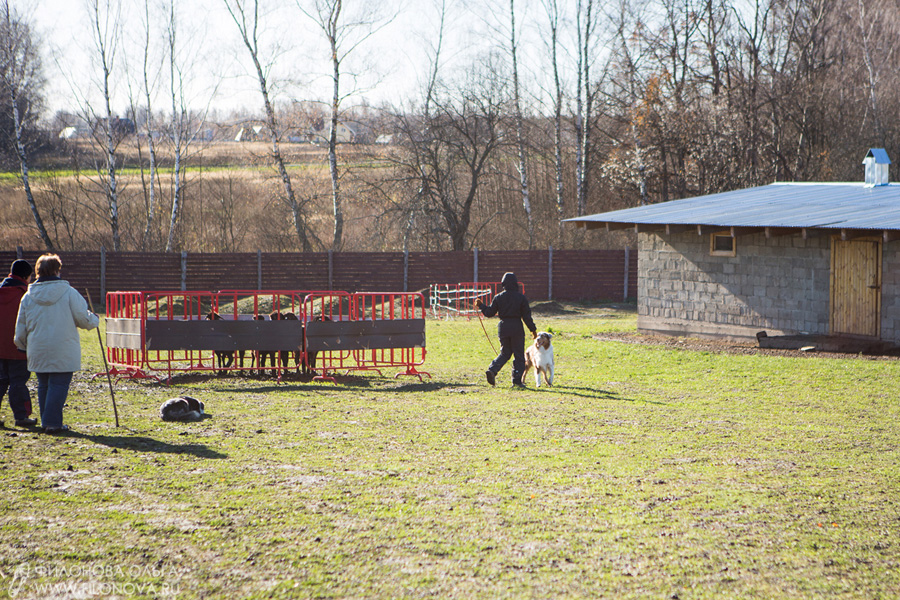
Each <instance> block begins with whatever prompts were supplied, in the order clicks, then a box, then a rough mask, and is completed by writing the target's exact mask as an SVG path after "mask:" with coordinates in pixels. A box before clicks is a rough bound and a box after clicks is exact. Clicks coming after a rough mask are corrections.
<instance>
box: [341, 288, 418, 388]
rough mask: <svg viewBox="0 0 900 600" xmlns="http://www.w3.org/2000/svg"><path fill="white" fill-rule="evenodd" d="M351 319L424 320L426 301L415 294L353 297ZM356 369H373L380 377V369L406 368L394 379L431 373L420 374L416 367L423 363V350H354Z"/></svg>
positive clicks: (372, 293) (359, 294) (360, 295)
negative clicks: (352, 317)
mask: <svg viewBox="0 0 900 600" xmlns="http://www.w3.org/2000/svg"><path fill="white" fill-rule="evenodd" d="M353 315H354V318H355V319H356V320H359V321H365V320H372V321H377V320H383V321H384V320H387V321H393V320H398V319H406V320H409V319H422V320H424V319H425V297H424V296H423V295H422V294H420V293H418V292H403V293H394V292H384V293H377V292H365V293H357V294H353ZM354 358H355V359H356V365H357V366H356V367H355V368H356V369H360V370H365V369H373V370H376V371H378V373H379V374H380V373H381V369H383V368H388V367H401V368H403V367H405V368H406V371H405V372H401V373H397V374H396V375H395V376H394V378H395V379H396V378H397V377H399V376H401V375H410V376H413V377H418V378H419V380H420V381H421V379H422V375H428V376H429V377H431V374H430V373H426V372H419V371H417V370H416V367H417V366H419V365H421V364H423V363H424V362H425V347H424V346H422V347H418V348H417V347H411V348H410V347H408V348H367V349H363V350H355V351H354Z"/></svg>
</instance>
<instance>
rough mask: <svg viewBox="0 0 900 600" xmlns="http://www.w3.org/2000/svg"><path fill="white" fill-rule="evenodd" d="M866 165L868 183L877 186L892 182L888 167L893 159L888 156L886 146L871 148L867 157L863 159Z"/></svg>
mask: <svg viewBox="0 0 900 600" xmlns="http://www.w3.org/2000/svg"><path fill="white" fill-rule="evenodd" d="M863 164H864V165H865V166H866V180H865V181H866V185H867V186H872V187H874V186H877V185H887V184H888V183H890V180H889V178H888V167H889V166H890V164H891V159H890V158H888V155H887V152H886V151H885V149H884V148H869V151H868V152H867V153H866V157H865V158H864V159H863Z"/></svg>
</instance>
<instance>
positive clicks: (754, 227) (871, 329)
mask: <svg viewBox="0 0 900 600" xmlns="http://www.w3.org/2000/svg"><path fill="white" fill-rule="evenodd" d="M863 164H864V165H865V180H864V181H863V182H858V183H773V184H771V185H766V186H760V187H754V188H749V189H744V190H737V191H733V192H724V193H719V194H711V195H706V196H699V197H695V198H687V199H683V200H673V201H670V202H663V203H660V204H653V205H646V206H640V207H636V208H630V209H625V210H619V211H613V212H607V213H601V214H596V215H590V216H586V217H579V218H576V219H568V220H567V221H568V222H570V223H575V224H577V225H578V226H581V227H586V228H588V229H594V228H605V229H607V230H616V229H624V228H633V230H634V231H636V232H637V233H638V278H639V279H638V329H639V330H641V331H645V332H657V333H666V334H674V335H692V336H701V337H702V336H711V337H731V338H749V337H756V336H757V334H759V332H761V331H765V332H766V334H767V335H769V336H778V335H781V336H797V335H806V336H833V337H844V338H860V339H863V340H870V341H873V342H874V341H881V342H886V343H887V344H889V345H895V344H900V243H898V240H900V185H897V184H891V183H890V182H889V180H888V167H889V165H890V160H889V158H888V156H887V153H886V152H885V151H884V150H883V149H880V148H873V149H871V150H869V152H868V154H867V155H866V157H865V160H864V161H863Z"/></svg>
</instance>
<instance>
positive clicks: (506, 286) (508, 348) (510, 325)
mask: <svg viewBox="0 0 900 600" xmlns="http://www.w3.org/2000/svg"><path fill="white" fill-rule="evenodd" d="M500 285H501V286H503V291H502V292H500V293H499V294H497V295H496V296H494V299H493V300H492V301H491V304H490V306H488V305H486V304H484V303H483V302H482V301H481V300H479V301H478V302H477V306H478V309H479V310H480V311H481V313H482V314H483V315H484V316H486V317H493V316H494V315H497V316H498V317H499V318H500V323H498V324H497V337H499V338H500V354H498V355H497V358H495V359H494V361H493V362H492V363H491V366H490V367H488V370H487V371H486V372H485V376H486V377H487V381H488V383H489V384H491V385H494V384H495V383H496V380H497V373H499V372H500V369H502V368H503V365H505V364H506V363H507V361H509V359H510V357H512V359H513V371H512V383H513V386H515V387H525V384H523V383H522V375H523V374H524V373H525V329H524V328H523V327H522V323H525V327H528V330H529V331H531V337H532V338H534V337H536V336H537V327H535V325H534V321H533V320H532V318H531V306H530V305H529V304H528V298H526V297H525V294H523V293H522V292H520V291H519V280H518V279H517V278H516V274H515V273H504V274H503V279H501V280H500Z"/></svg>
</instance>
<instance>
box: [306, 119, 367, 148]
mask: <svg viewBox="0 0 900 600" xmlns="http://www.w3.org/2000/svg"><path fill="white" fill-rule="evenodd" d="M330 136H331V128H330V127H329V128H328V129H325V126H324V124H321V127H319V128H313V130H312V131H310V141H311V142H312V143H314V144H327V143H328V138H329V137H330ZM335 139H336V140H337V143H338V144H354V143H356V142H357V141H358V140H357V127H356V126H355V125H353V124H350V123H344V122H343V121H338V124H337V128H336V129H335Z"/></svg>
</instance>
